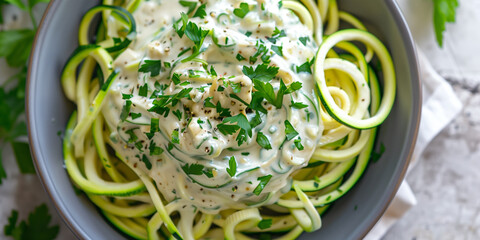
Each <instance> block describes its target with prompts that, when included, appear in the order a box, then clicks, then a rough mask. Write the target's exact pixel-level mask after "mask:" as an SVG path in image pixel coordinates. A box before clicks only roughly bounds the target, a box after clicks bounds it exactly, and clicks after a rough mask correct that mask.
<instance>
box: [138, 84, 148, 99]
mask: <svg viewBox="0 0 480 240" xmlns="http://www.w3.org/2000/svg"><path fill="white" fill-rule="evenodd" d="M138 95H139V96H142V97H147V95H148V84H146V83H145V84H143V86H141V87H140V88H139V89H138Z"/></svg>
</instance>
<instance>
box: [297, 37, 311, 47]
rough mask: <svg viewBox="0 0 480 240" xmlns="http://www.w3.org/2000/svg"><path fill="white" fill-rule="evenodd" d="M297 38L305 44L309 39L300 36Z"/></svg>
mask: <svg viewBox="0 0 480 240" xmlns="http://www.w3.org/2000/svg"><path fill="white" fill-rule="evenodd" d="M298 40H300V42H301V43H302V44H303V45H304V46H307V42H308V41H310V37H300V38H299V39H298Z"/></svg>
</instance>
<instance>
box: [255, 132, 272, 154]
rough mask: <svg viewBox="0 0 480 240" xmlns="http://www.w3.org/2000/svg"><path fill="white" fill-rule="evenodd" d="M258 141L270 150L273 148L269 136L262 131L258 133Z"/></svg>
mask: <svg viewBox="0 0 480 240" xmlns="http://www.w3.org/2000/svg"><path fill="white" fill-rule="evenodd" d="M257 143H258V145H260V147H262V148H264V149H267V150H270V149H272V145H271V144H270V141H269V140H268V137H267V136H265V134H263V133H262V132H258V133H257Z"/></svg>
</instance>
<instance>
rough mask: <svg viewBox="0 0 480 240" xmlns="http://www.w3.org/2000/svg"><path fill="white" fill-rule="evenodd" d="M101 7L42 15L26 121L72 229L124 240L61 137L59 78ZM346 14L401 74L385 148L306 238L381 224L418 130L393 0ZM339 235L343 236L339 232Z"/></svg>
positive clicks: (63, 110)
mask: <svg viewBox="0 0 480 240" xmlns="http://www.w3.org/2000/svg"><path fill="white" fill-rule="evenodd" d="M98 3H99V1H97V0H83V1H75V0H63V1H59V0H56V1H53V2H52V3H51V4H50V6H49V9H48V12H47V14H46V15H45V16H44V19H43V21H42V24H41V27H40V29H39V33H38V35H37V39H36V42H35V46H34V50H33V55H32V57H31V62H30V68H29V70H30V72H29V80H28V86H27V88H28V89H27V118H28V127H29V133H30V134H29V137H30V142H31V148H32V152H33V156H34V159H35V163H36V167H37V172H38V173H39V175H40V177H41V179H42V181H43V184H44V186H45V188H46V190H47V192H48V193H49V194H50V196H51V197H52V199H53V201H54V203H55V205H56V206H57V209H58V211H59V213H60V214H61V215H62V217H63V218H64V220H65V221H66V222H67V224H68V225H69V227H70V228H71V230H72V231H73V232H74V233H75V234H76V235H77V236H78V237H80V238H85V239H121V238H123V236H122V235H121V234H119V232H118V231H116V230H115V229H114V228H113V227H112V226H110V225H109V224H108V223H107V221H105V220H104V219H103V217H102V216H101V214H100V213H99V212H98V211H97V209H96V208H95V207H94V205H93V204H91V203H90V202H89V200H88V199H87V198H86V197H84V196H79V195H77V194H76V193H75V191H74V189H73V187H72V185H71V182H70V180H69V177H68V175H67V172H66V171H65V168H64V164H63V156H62V139H61V136H59V135H58V132H63V131H64V128H65V125H66V122H67V119H68V117H69V115H70V114H71V112H72V110H73V105H72V104H71V103H70V102H69V101H67V100H66V99H65V97H64V95H63V92H62V89H61V85H60V74H61V71H62V68H63V66H64V64H65V62H66V61H67V59H68V57H69V56H70V54H71V53H72V52H73V50H74V49H75V48H76V47H77V45H78V41H77V29H78V25H79V22H80V19H81V17H82V16H83V14H84V13H85V12H86V11H87V10H88V9H89V8H90V7H92V6H94V5H96V4H98ZM339 6H340V7H341V9H342V10H346V11H348V12H351V13H353V14H354V15H356V16H358V17H359V18H360V19H362V20H363V21H365V22H367V23H368V25H369V26H373V27H374V29H375V32H376V33H379V34H380V36H381V38H382V40H383V41H384V42H385V43H386V45H387V47H388V48H389V49H390V51H391V54H392V57H393V59H394V65H395V68H396V72H397V81H398V84H397V85H398V86H397V87H398V90H397V99H396V103H395V106H394V108H393V110H392V113H391V115H390V116H389V118H388V119H387V121H386V122H385V123H384V124H383V125H382V127H381V128H380V131H379V138H378V141H377V149H378V145H380V143H383V144H384V145H385V147H386V151H385V153H384V154H383V156H382V158H381V159H380V160H379V161H378V162H376V163H371V164H370V166H369V167H368V169H367V171H366V173H365V175H364V176H363V177H362V179H361V180H360V181H359V182H358V183H357V185H356V186H355V187H354V188H353V189H352V190H351V191H350V192H349V193H348V194H347V196H345V197H343V198H342V199H340V200H339V201H337V202H336V203H335V204H334V206H333V207H332V209H331V210H330V211H329V212H328V213H327V214H326V215H325V216H324V217H323V218H322V220H323V227H322V229H320V230H319V231H317V232H315V233H309V234H304V235H303V236H302V239H319V238H321V239H358V238H361V237H362V236H364V235H365V234H366V233H367V232H368V231H369V229H370V228H371V227H372V226H373V224H374V223H375V222H376V221H377V220H378V218H379V217H380V216H381V214H382V213H383V211H384V210H385V208H386V206H387V205H388V203H389V201H390V200H391V199H392V197H393V196H394V193H395V191H396V189H397V188H398V186H399V183H400V182H401V178H403V175H404V173H405V170H406V165H407V163H408V159H409V157H410V155H411V152H412V150H413V145H414V142H415V138H416V132H417V130H418V123H419V113H420V104H421V99H420V84H419V80H418V73H417V65H416V57H415V52H414V48H413V44H412V41H411V37H410V34H409V32H408V29H407V27H406V24H405V21H404V20H403V18H402V17H401V14H400V10H399V9H398V6H397V5H396V3H395V2H394V1H393V0H369V1H358V0H340V1H339ZM340 229H341V231H339V230H340Z"/></svg>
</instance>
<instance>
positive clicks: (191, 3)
mask: <svg viewBox="0 0 480 240" xmlns="http://www.w3.org/2000/svg"><path fill="white" fill-rule="evenodd" d="M180 5H182V6H184V7H187V8H188V12H187V14H190V13H191V12H193V10H195V8H196V7H197V2H196V1H184V0H181V1H180ZM197 11H198V10H197Z"/></svg>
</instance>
